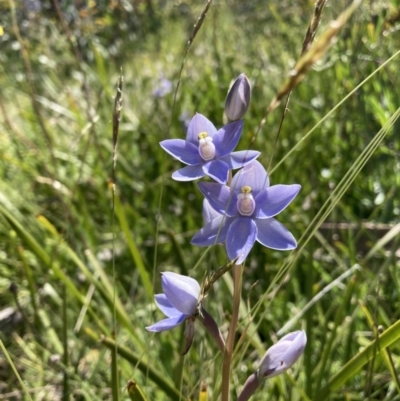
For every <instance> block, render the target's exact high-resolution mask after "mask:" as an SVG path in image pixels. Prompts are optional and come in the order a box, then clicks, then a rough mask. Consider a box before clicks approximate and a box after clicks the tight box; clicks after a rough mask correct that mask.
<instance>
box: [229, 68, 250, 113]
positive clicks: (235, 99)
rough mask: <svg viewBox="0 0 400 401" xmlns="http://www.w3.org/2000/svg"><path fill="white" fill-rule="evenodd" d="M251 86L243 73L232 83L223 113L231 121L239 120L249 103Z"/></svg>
mask: <svg viewBox="0 0 400 401" xmlns="http://www.w3.org/2000/svg"><path fill="white" fill-rule="evenodd" d="M250 98H251V86H250V81H249V79H248V78H247V77H246V75H244V74H240V75H239V76H238V77H237V78H236V81H235V82H234V83H233V85H232V87H231V89H230V90H229V92H228V96H227V97H226V100H225V114H226V116H227V117H228V118H229V120H231V121H236V120H240V119H241V118H242V117H243V116H244V115H245V113H246V111H247V109H248V108H249V105H250Z"/></svg>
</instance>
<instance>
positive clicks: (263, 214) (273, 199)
mask: <svg viewBox="0 0 400 401" xmlns="http://www.w3.org/2000/svg"><path fill="white" fill-rule="evenodd" d="M300 189H301V185H298V184H293V185H274V186H272V187H269V188H267V189H264V190H263V191H261V192H259V193H258V194H257V196H256V197H255V201H256V210H255V211H254V213H255V214H254V215H255V217H256V218H259V219H266V218H269V217H274V216H276V215H277V214H279V213H280V212H281V211H282V210H284V209H285V208H286V207H287V206H288V205H289V204H290V202H291V201H292V200H293V199H294V198H295V197H296V195H297V194H298V193H299V191H300Z"/></svg>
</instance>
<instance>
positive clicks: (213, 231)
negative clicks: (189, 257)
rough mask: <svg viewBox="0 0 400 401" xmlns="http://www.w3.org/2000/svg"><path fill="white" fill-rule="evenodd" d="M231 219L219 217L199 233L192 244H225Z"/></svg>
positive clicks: (191, 241) (192, 240)
mask: <svg viewBox="0 0 400 401" xmlns="http://www.w3.org/2000/svg"><path fill="white" fill-rule="evenodd" d="M231 219H232V218H229V217H226V216H221V215H219V216H218V217H216V218H215V219H213V220H211V221H210V222H209V223H208V224H206V225H205V226H204V227H203V228H202V229H201V230H200V231H198V232H197V233H196V234H195V235H194V236H193V238H192V239H191V240H190V243H191V244H193V245H197V246H210V245H215V244H219V243H220V242H224V241H225V238H226V233H227V231H228V228H229V224H230V222H231Z"/></svg>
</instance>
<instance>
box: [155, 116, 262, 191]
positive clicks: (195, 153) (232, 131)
mask: <svg viewBox="0 0 400 401" xmlns="http://www.w3.org/2000/svg"><path fill="white" fill-rule="evenodd" d="M242 129H243V121H242V120H241V121H235V122H232V123H230V124H227V125H225V126H224V127H222V128H221V129H220V130H218V131H217V129H216V128H215V126H214V125H213V123H212V122H211V121H210V120H208V119H207V118H206V117H204V116H203V115H201V114H196V115H195V116H194V117H193V118H192V119H191V121H190V123H189V127H188V130H187V133H186V140H183V139H167V140H165V141H162V142H160V145H161V147H162V148H163V149H164V150H165V151H166V152H168V153H169V154H170V155H172V156H173V157H175V158H176V159H178V160H180V161H181V162H183V163H185V164H187V166H186V167H183V168H181V169H180V170H178V171H175V172H174V173H173V174H172V178H173V179H174V180H177V181H193V180H196V179H198V178H201V177H204V176H205V175H208V176H209V177H211V178H212V179H213V180H215V181H217V182H219V183H221V184H225V183H226V182H227V181H228V173H229V170H232V169H237V168H240V167H243V166H245V165H246V164H248V163H250V162H251V161H252V160H254V159H256V158H257V157H258V156H259V155H260V152H256V151H254V150H245V151H239V152H233V150H234V149H235V148H236V145H237V144H238V142H239V139H240V136H241V134H242ZM232 152H233V153H232Z"/></svg>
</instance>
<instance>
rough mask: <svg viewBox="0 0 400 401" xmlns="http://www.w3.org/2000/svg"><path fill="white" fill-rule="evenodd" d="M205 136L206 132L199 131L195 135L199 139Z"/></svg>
mask: <svg viewBox="0 0 400 401" xmlns="http://www.w3.org/2000/svg"><path fill="white" fill-rule="evenodd" d="M207 137H208V134H207V132H200V134H199V135H197V138H198V139H199V140H200V139H204V138H207Z"/></svg>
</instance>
